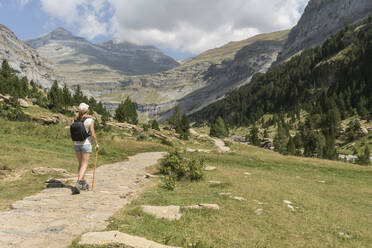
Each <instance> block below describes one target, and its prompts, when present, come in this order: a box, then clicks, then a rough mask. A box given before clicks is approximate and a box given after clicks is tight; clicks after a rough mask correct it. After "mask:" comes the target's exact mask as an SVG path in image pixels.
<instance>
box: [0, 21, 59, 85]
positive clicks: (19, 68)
mask: <svg viewBox="0 0 372 248" xmlns="http://www.w3.org/2000/svg"><path fill="white" fill-rule="evenodd" d="M4 59H5V60H7V61H8V63H9V65H10V66H11V67H12V68H13V69H14V70H15V72H16V73H17V75H18V76H19V77H27V78H28V80H33V81H34V82H35V83H37V84H39V85H41V86H42V87H43V88H49V87H50V86H51V85H52V82H53V81H54V79H58V78H56V77H55V76H54V73H53V69H52V65H51V64H50V63H49V62H48V61H47V60H45V59H44V58H43V57H41V56H39V53H38V52H37V51H36V50H34V49H33V48H31V47H30V46H29V45H27V44H26V43H24V42H23V41H21V40H19V39H18V38H17V37H16V36H15V34H14V33H13V32H12V31H10V30H9V29H8V28H7V27H5V26H3V25H1V24H0V62H2V60H4Z"/></svg>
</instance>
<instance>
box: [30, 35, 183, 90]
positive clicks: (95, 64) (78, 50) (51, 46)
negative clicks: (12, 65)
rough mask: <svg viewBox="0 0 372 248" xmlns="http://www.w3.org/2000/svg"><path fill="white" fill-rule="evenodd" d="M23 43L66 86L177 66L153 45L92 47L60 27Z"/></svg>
mask: <svg viewBox="0 0 372 248" xmlns="http://www.w3.org/2000/svg"><path fill="white" fill-rule="evenodd" d="M26 42H27V43H28V44H29V45H30V46H32V47H33V48H35V49H37V51H38V52H39V53H40V54H41V55H42V56H44V57H45V58H47V59H49V60H50V61H51V62H53V63H54V64H55V69H56V72H57V73H58V75H61V76H63V77H65V78H66V80H67V82H68V84H69V85H74V84H84V83H90V82H115V81H117V80H118V79H120V78H121V77H122V75H138V74H147V73H154V72H160V71H165V70H169V69H171V68H173V67H175V66H177V65H179V64H178V63H177V62H176V61H175V60H173V59H172V58H170V57H168V56H166V55H164V54H163V53H162V52H161V51H160V50H159V49H157V48H155V47H152V46H138V45H135V44H131V43H129V42H118V41H107V42H103V43H101V44H93V43H91V42H89V41H87V40H86V39H84V38H81V37H77V36H74V35H73V34H72V33H71V32H69V31H67V30H65V29H63V28H58V29H56V30H54V31H52V32H49V33H47V34H45V35H42V36H40V37H38V38H36V39H30V40H27V41H26Z"/></svg>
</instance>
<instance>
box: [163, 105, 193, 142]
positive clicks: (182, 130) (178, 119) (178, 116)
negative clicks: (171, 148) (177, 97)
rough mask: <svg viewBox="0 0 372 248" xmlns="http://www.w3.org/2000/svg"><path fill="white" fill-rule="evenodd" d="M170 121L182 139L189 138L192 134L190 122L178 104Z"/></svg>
mask: <svg viewBox="0 0 372 248" xmlns="http://www.w3.org/2000/svg"><path fill="white" fill-rule="evenodd" d="M168 123H169V124H170V125H172V127H173V128H174V129H175V130H176V133H178V134H179V135H180V139H182V140H188V139H189V136H190V122H189V119H188V117H187V115H186V114H182V113H181V110H180V107H179V106H176V107H175V109H174V113H173V115H172V116H171V117H170V118H169V119H168Z"/></svg>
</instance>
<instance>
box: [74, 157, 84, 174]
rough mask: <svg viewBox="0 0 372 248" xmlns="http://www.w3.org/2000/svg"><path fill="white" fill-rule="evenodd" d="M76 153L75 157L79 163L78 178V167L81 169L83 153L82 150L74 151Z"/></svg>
mask: <svg viewBox="0 0 372 248" xmlns="http://www.w3.org/2000/svg"><path fill="white" fill-rule="evenodd" d="M75 154H76V158H77V160H78V163H79V167H78V180H79V178H80V169H81V162H82V158H83V153H82V152H75Z"/></svg>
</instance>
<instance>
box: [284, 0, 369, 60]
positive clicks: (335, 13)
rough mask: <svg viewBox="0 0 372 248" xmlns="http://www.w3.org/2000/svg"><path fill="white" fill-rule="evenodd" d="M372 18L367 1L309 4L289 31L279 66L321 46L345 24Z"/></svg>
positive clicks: (322, 0)
mask: <svg viewBox="0 0 372 248" xmlns="http://www.w3.org/2000/svg"><path fill="white" fill-rule="evenodd" d="M371 14H372V1H368V0H352V1H350V0H310V1H309V3H308V5H307V7H306V8H305V11H304V14H303V15H302V17H301V19H300V20H299V22H298V24H297V25H296V26H295V27H294V28H293V29H292V30H291V32H290V33H289V35H288V40H287V42H286V44H285V46H284V49H283V51H282V52H281V54H280V55H279V57H278V63H280V62H282V61H284V60H286V59H288V58H289V57H291V56H292V55H294V54H296V53H298V52H299V51H302V50H303V49H307V48H312V47H315V46H318V45H320V44H321V43H322V42H324V41H325V40H326V39H327V38H328V37H329V36H330V35H331V34H334V33H336V32H337V31H339V30H341V29H342V28H343V27H344V26H345V24H347V23H348V24H353V23H357V22H360V21H361V20H363V19H365V18H366V17H368V15H371Z"/></svg>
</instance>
